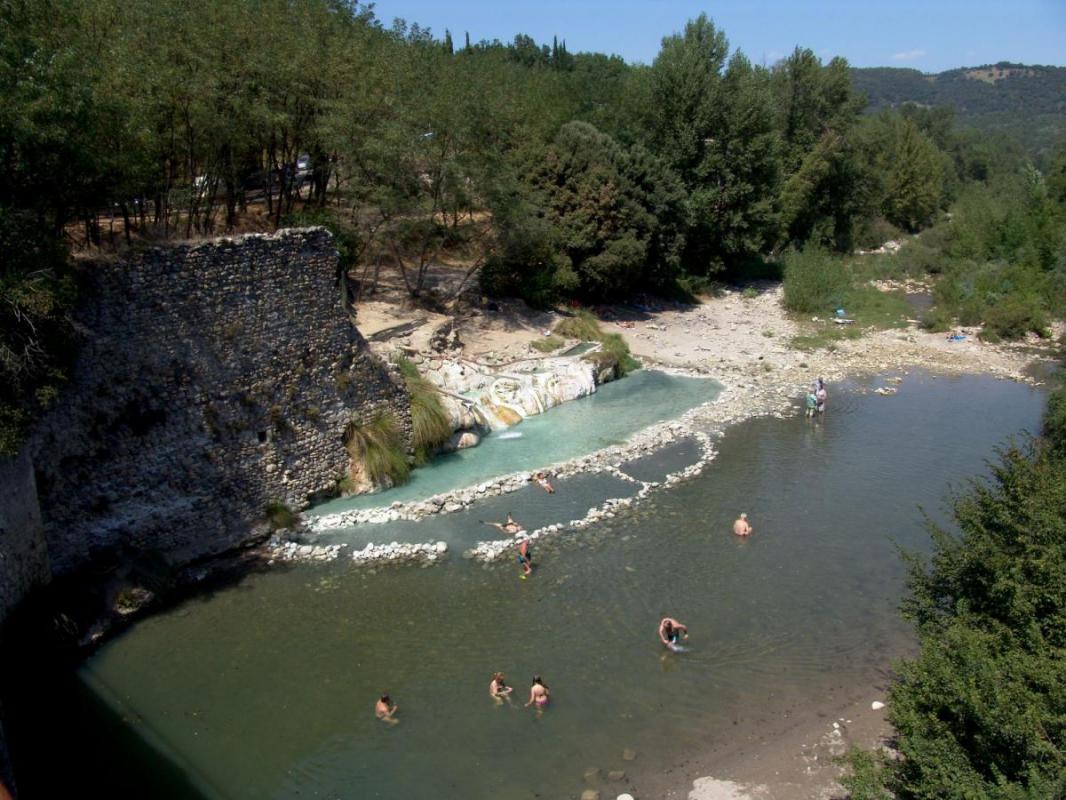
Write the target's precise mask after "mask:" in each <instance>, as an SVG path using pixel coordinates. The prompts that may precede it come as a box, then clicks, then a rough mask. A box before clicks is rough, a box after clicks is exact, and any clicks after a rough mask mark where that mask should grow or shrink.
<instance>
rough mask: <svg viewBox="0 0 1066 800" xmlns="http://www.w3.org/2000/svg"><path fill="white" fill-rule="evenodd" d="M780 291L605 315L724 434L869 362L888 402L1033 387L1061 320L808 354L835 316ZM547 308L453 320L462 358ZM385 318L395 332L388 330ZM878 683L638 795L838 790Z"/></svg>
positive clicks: (881, 727) (394, 317) (387, 308)
mask: <svg viewBox="0 0 1066 800" xmlns="http://www.w3.org/2000/svg"><path fill="white" fill-rule="evenodd" d="M781 299H782V290H781V287H780V285H766V286H762V287H757V291H756V292H755V293H753V292H751V291H748V292H744V293H742V292H739V291H730V292H726V293H724V294H723V295H722V296H720V297H715V298H709V299H706V300H705V301H704V302H703V303H701V304H699V305H695V306H673V307H665V308H662V309H658V310H654V309H650V310H639V311H638V310H634V309H632V308H625V307H619V308H612V309H607V310H606V311H607V313H606V314H605V315H604V316H606V317H608V319H607V320H605V321H604V323H603V327H604V329H605V330H606V331H608V332H613V333H620V334H622V335H623V336H624V337H625V339H626V341H627V342H628V343H629V346H630V349H631V350H632V352H633V353H634V355H636V356H637V357H638V358H640V359H641V360H642V361H643V362H644V363H645V364H647V365H655V366H659V367H663V368H667V369H674V370H678V371H685V372H691V373H698V374H701V375H705V376H708V377H713V378H715V379H717V380H718V381H720V382H721V383H722V384H724V386H725V389H724V390H723V391H722V393H721V395H720V396H719V397H718V398H717V400H716V401H715V402H713V403H709V404H706V405H704V406H701V407H699V408H698V409H696V410H694V411H692V412H689V413H688V414H686V415H685V423H686V425H687V426H689V427H690V428H691V429H692V430H693V431H699V432H701V433H704V434H722V433H724V432H725V430H726V429H727V428H728V427H730V426H731V425H732V424H734V423H736V422H739V421H741V420H744V419H750V418H752V417H757V416H765V415H775V416H787V415H789V414H793V413H798V412H799V411H800V402H801V398H802V395H803V392H804V390H805V389H806V387H808V386H810V384H811V382H812V381H813V380H814V379H815V378H816V377H822V378H824V379H825V380H826V381H827V382H828V383H829V389H830V401H829V402H830V406H831V404H832V392H833V383H834V382H836V381H840V380H843V379H845V378H858V377H864V376H873V375H879V374H884V375H886V376H891V377H890V379H889V380H888V381H886V382H885V385H884V386H883V387H879V389H878V391H879V392H880V393H882V394H885V395H886V402H891V395H892V394H894V393H895V392H897V391H905V390H906V381H907V374H908V373H909V371H911V370H922V371H925V372H930V373H933V374H934V375H936V374H986V375H993V376H996V377H999V378H1004V379H1010V380H1018V381H1025V382H1027V383H1030V384H1035V385H1039V383H1040V375H1041V374H1042V371H1041V365H1042V364H1043V365H1047V364H1050V362H1051V361H1052V360H1053V359H1054V358H1055V357H1056V347H1055V346H1054V344H1053V342H1054V341H1055V340H1058V339H1059V337H1061V336H1062V334H1063V331H1064V327H1063V325H1062V324H1061V323H1056V325H1055V326H1054V330H1053V334H1054V335H1053V339H1052V340H1051V342H1048V341H1043V340H1039V339H1037V338H1036V337H1031V338H1030V339H1029V340H1027V341H1025V342H1020V343H1012V344H1001V345H992V344H987V343H983V342H981V341H979V340H978V339H977V337H976V336H975V335H974V334H975V333H976V331H973V330H967V331H964V332H965V333H966V334H967V336H966V339H965V340H964V341H949V340H948V338H947V337H946V336H945V335H944V334H933V333H926V332H924V331H922V330H921V329H920V328H919V327H918V326H917V324H916V322H914V321H912V323H911V324H910V325H908V327H906V328H900V329H894V330H865V331H862V332H861V336H857V337H856V338H848V339H842V340H840V341H838V342H834V343H833V345H832V347H829V348H822V349H817V350H814V351H812V352H807V351H803V350H799V349H796V348H795V347H794V346H792V344H791V340H792V339H793V338H794V337H796V336H803V335H810V334H812V333H817V332H820V331H821V332H824V331H825V330H827V329H831V327H832V325H833V323H832V321H831V320H826V319H818V318H809V317H808V318H803V319H797V318H795V317H794V316H791V315H789V314H786V313H785V311H784V309H783V308H782V305H781ZM558 319H560V317H559V316H558V315H556V314H553V313H551V312H530V311H528V309H524V307H522V306H521V305H520V304H501V305H500V306H498V307H497V309H496V310H494V311H489V312H485V313H479V314H475V315H473V316H471V317H468V318H465V319H464V320H462V321H461V322H460V324H459V325H458V330H459V334H460V337H461V339H462V341H463V343H464V356H465V357H468V358H475V359H478V358H486V359H492V360H494V361H506V360H509V359H520V358H528V357H530V356H531V355H532V354H533V351H532V349H531V348H530V342H531V341H532V340H533V339H535V338H537V337H541V336H543V335H544V334H545V332H546V331H547V330H549V329H550V328H551V326H552V325H553V324H554V323H555V321H557V320H558ZM446 321H447V320H446V318H445V317H443V316H440V315H433V314H427V313H425V312H417V313H413V312H407V311H400V310H398V308H397V307H396V306H392V305H389V304H386V303H369V304H363V305H361V306H360V308H359V322H358V324H359V326H360V329H361V330H362V331H363V333H364V335H367V336H369V337H370V338H371V340H372V346H374V347H375V348H376V349H379V350H381V351H383V352H387V351H389V350H390V349H395V348H396V347H398V346H400V347H407V348H411V349H415V350H425V349H428V347H429V346H430V340H431V336H432V332H433V331H434V330H435V329H436V328H437V327H438V326H439V325H441V324H443V323H445V322H446ZM412 324H413V327H411V325H412ZM390 329H397V333H396V334H395V335H392V336H390V335H389V331H390ZM381 332H384V334H385V335H384V336H381V335H380V334H381ZM374 334H379V336H377V337H375V336H374ZM375 338H376V339H377V341H374V339H375ZM884 683H885V681H880V682H878V681H877V680H873V679H871V680H869V681H868V682H863V683H860V684H856V685H852V686H848V687H844V688H843V689H842V692H841V693H840V695H839V696H837V697H834V698H826V700H825V701H824V702H823V703H821V704H819V706H818V707H805V708H802V709H798V710H795V711H794V712H790V713H788V714H784V713H783V714H782V715H781V716H780V717H779V718H777V719H774V720H771V721H768V722H767V723H766V724H765V725H761V726H759V727H757V728H753V729H751V730H750V731H749V732H748V733H742V732H741V733H740V735H739V736H738V738H737V739H736V740H732V741H730V742H729V743H728V744H727V745H725V746H715V747H713V748H710V749H708V750H704V751H700V752H695V753H692V754H689V755H687V756H684V757H683V758H682V759H681V760H679V762H678V763H676V764H674V765H670V766H669V767H668V768H664V769H663V770H662V771H661V773H659V774H657V775H653V776H647V775H645V776H642V779H641V781H640V794H639V796H638V797H637V800H647V799H648V798H652V797H654V798H664V799H666V800H674V799H675V798H677V799H679V800H680V799H683V798H687V800H831V799H832V798H840V797H843V796H844V793H843V790H842V789H841V787H840V785H839V783H838V782H837V780H838V778H839V776H840V774H841V767H839V766H838V765H836V764H835V763H834V761H833V759H834V758H835V757H836V756H839V755H842V754H843V753H844V752H846V750H847V749H848V747H849V746H850V745H853V744H854V745H858V746H860V747H864V748H870V747H875V746H877V745H878V744H879V743H880V742H882V741H883V740H884V738H885V737H886V736H887V735H888V734H889V733H890V731H889V728H888V725H887V723H886V721H885V717H884V710H883V709H880V708H879V709H874V708H872V707H871V704H872V703H874V702H878V703H880V702H881V701H884V700H885V696H884V695H885V689H886V686H885V685H884ZM879 684H880V685H879ZM630 791H632V790H630ZM612 797H613V794H612ZM603 800H608V798H607V797H606V796H604V799H603Z"/></svg>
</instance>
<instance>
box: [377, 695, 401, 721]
mask: <svg viewBox="0 0 1066 800" xmlns="http://www.w3.org/2000/svg"><path fill="white" fill-rule="evenodd" d="M398 708H399V706H398V705H396V704H395V703H393V702H392V700H391V699H390V698H389V696H388V695H387V694H383V695H381V697H380V698H378V701H377V703H375V704H374V716H376V717H377V718H378V719H380V720H381V721H382V722H387V723H388V724H389V725H396V724H397V723H398V722H399V720H398V719H396V718H395V716H394V715H395V714H396V709H398Z"/></svg>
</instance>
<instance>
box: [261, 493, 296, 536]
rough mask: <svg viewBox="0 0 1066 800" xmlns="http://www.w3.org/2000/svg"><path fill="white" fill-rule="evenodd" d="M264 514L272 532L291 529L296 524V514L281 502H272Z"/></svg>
mask: <svg viewBox="0 0 1066 800" xmlns="http://www.w3.org/2000/svg"><path fill="white" fill-rule="evenodd" d="M263 512H264V515H265V516H266V521H267V523H269V525H270V530H272V531H277V530H281V529H282V528H291V527H292V526H293V525H295V524H296V513H295V512H294V511H293V510H292V509H291V508H289V507H288V506H287V505H285V504H284V503H282V502H281V501H280V500H271V501H270V502H269V503H267V504H266V508H264V509H263Z"/></svg>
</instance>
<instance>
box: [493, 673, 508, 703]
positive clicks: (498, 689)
mask: <svg viewBox="0 0 1066 800" xmlns="http://www.w3.org/2000/svg"><path fill="white" fill-rule="evenodd" d="M511 691H512V689H511V687H510V686H508V685H507V682H506V681H505V680H504V676H503V673H502V672H497V673H494V674H493V676H492V681H491V682H490V683H489V696H490V697H492V699H493V700H495V701H496V704H497V705H501V704H502V703H503V701H504V700H506V701H508V702H510V700H511Z"/></svg>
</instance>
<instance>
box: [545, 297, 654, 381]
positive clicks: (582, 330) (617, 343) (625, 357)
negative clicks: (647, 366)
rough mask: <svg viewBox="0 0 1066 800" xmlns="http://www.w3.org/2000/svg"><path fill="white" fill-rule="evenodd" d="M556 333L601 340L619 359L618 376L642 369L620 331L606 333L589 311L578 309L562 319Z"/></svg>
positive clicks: (583, 338)
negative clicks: (570, 315)
mask: <svg viewBox="0 0 1066 800" xmlns="http://www.w3.org/2000/svg"><path fill="white" fill-rule="evenodd" d="M554 332H555V333H557V334H559V335H561V336H568V337H570V338H571V339H580V340H581V341H583V342H601V343H602V344H603V349H604V351H605V352H607V353H610V354H611V355H613V356H614V357H615V359H617V361H618V376H619V377H622V376H624V375H628V374H629V373H630V372H633V371H634V370H637V369H640V362H639V361H637V360H636V359H635V358H633V356H631V355H630V354H629V345H627V344H626V340H625V339H623V338H622V335H621V334H619V333H604V332H603V329H602V328H600V323H599V322H597V321H596V318H595V317H594V316H592V314H590V313H589V312H588V311H578V312H577V313H576V314H574V316H572V317H567V318H566V319H564V320H560V321H559V322H558V323H557V324H556V326H555V330H554Z"/></svg>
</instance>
